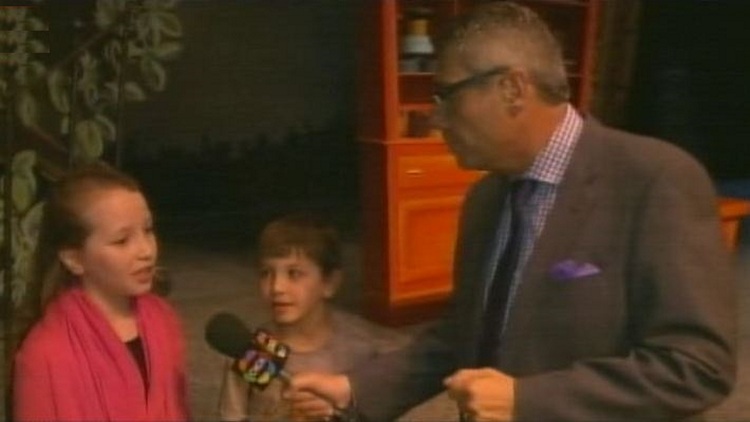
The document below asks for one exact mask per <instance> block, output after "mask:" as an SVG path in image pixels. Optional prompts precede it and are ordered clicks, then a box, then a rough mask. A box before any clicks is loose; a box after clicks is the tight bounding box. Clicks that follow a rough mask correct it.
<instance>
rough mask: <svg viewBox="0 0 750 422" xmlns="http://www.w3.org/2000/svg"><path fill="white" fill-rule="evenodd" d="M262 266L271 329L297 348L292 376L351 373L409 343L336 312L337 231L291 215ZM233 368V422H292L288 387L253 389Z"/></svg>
mask: <svg viewBox="0 0 750 422" xmlns="http://www.w3.org/2000/svg"><path fill="white" fill-rule="evenodd" d="M256 265H257V268H258V281H259V287H260V291H261V294H262V296H263V299H264V300H265V302H266V303H267V304H268V306H269V308H270V313H271V321H269V322H268V323H267V324H265V325H264V327H263V328H264V329H266V330H268V331H269V332H271V333H273V335H275V336H276V338H277V339H279V340H280V341H282V342H284V343H286V344H287V345H288V346H289V347H290V348H291V354H290V356H289V358H288V360H287V362H286V368H285V369H286V370H287V371H288V372H291V373H294V372H296V371H300V370H304V371H310V370H315V371H325V372H330V373H340V372H345V371H347V370H349V369H351V368H353V367H354V366H357V365H359V364H362V363H365V362H367V361H368V360H370V359H372V358H373V357H375V356H377V355H379V354H382V353H384V352H387V351H390V350H393V349H395V348H397V347H400V346H402V345H403V344H404V343H405V341H406V337H405V336H402V335H399V334H397V333H395V332H392V331H390V330H386V329H385V328H382V327H378V326H376V325H374V324H371V323H369V322H367V321H365V320H364V319H362V318H360V317H357V316H355V315H352V314H349V313H347V312H344V311H342V310H338V309H335V308H334V307H333V306H332V305H331V304H330V303H329V301H330V299H332V298H333V297H334V295H335V294H336V291H337V289H338V287H339V285H340V284H341V281H342V276H343V274H342V253H341V242H340V240H339V237H338V234H337V233H336V230H335V229H333V228H332V227H331V226H329V225H327V224H325V223H323V222H322V221H320V220H318V219H316V218H314V217H312V216H309V215H290V216H285V217H282V218H279V219H277V220H275V221H273V222H271V223H270V224H268V225H267V226H266V227H265V228H264V229H263V231H262V232H261V234H260V239H259V243H258V251H257V261H256ZM231 364H232V362H227V365H226V368H225V373H224V380H223V383H222V390H221V396H220V401H219V414H220V417H221V419H222V420H225V421H242V420H249V421H275V420H279V421H280V420H288V419H289V414H288V409H287V406H286V404H285V403H284V402H283V400H282V399H281V390H282V388H283V385H282V383H281V382H272V383H271V384H270V385H269V386H268V387H267V388H265V389H264V390H262V391H259V390H257V389H252V388H250V387H249V385H248V384H247V383H246V382H245V381H243V379H242V378H241V377H240V376H238V375H237V374H236V373H235V372H234V371H233V369H232V367H231Z"/></svg>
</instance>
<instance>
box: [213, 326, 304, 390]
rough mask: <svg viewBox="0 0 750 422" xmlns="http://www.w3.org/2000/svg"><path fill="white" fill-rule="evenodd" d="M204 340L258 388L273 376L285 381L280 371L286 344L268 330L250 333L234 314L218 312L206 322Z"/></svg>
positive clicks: (286, 351)
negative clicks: (226, 357) (227, 358)
mask: <svg viewBox="0 0 750 422" xmlns="http://www.w3.org/2000/svg"><path fill="white" fill-rule="evenodd" d="M205 338H206V342H207V343H208V344H209V345H210V346H211V348H213V349H214V350H216V351H217V352H219V353H221V354H223V355H225V356H228V357H230V358H232V359H234V363H233V364H232V369H234V371H236V372H237V373H238V374H239V375H240V376H241V377H242V378H243V379H244V380H245V381H247V382H248V383H250V384H251V385H253V386H255V387H256V388H259V389H261V390H263V389H265V388H266V387H267V386H268V384H269V383H270V382H271V381H272V380H274V379H275V378H279V379H281V380H282V381H284V382H288V381H289V379H290V378H291V376H290V375H289V373H288V372H286V371H285V370H284V365H285V364H286V360H287V358H288V357H289V352H290V349H289V346H287V345H286V344H284V343H282V342H280V341H279V340H277V339H276V338H275V337H273V336H272V335H270V334H269V333H268V332H266V331H264V330H262V329H257V330H255V331H253V332H251V331H250V329H249V328H248V327H247V326H246V325H245V324H244V323H243V322H242V321H241V320H240V319H239V318H237V317H236V316H234V315H232V314H229V313H226V312H220V313H218V314H216V315H214V316H213V317H211V319H210V320H209V321H208V323H207V324H206V331H205Z"/></svg>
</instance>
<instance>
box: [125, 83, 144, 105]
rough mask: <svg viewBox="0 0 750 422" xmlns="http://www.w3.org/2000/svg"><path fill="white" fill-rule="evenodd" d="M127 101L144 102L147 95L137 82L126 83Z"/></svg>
mask: <svg viewBox="0 0 750 422" xmlns="http://www.w3.org/2000/svg"><path fill="white" fill-rule="evenodd" d="M124 88H125V101H144V100H145V99H146V93H145V92H144V91H143V88H141V86H140V85H138V84H137V83H135V82H132V81H129V82H125V87H124Z"/></svg>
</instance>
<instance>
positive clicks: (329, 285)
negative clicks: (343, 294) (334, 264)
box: [323, 270, 344, 299]
mask: <svg viewBox="0 0 750 422" xmlns="http://www.w3.org/2000/svg"><path fill="white" fill-rule="evenodd" d="M343 277H344V275H343V273H342V272H341V270H333V271H331V272H330V274H328V275H327V276H326V279H325V283H326V286H325V290H324V291H323V296H324V297H325V298H326V299H330V298H332V297H333V296H335V295H336V292H337V291H338V290H339V286H341V281H342V279H343Z"/></svg>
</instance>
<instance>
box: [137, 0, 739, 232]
mask: <svg viewBox="0 0 750 422" xmlns="http://www.w3.org/2000/svg"><path fill="white" fill-rule="evenodd" d="M358 4H361V3H359V1H353V0H314V1H313V0H299V1H294V0H288V1H283V2H281V1H273V2H271V1H249V0H244V1H241V0H222V1H217V2H213V1H199V0H187V1H183V2H182V3H180V6H179V9H178V10H179V12H178V13H179V14H180V17H181V19H182V20H183V25H184V28H185V38H184V45H185V50H184V51H183V54H182V56H181V57H180V58H179V59H178V60H177V61H175V62H174V63H172V64H170V65H169V68H168V69H169V80H168V86H167V89H166V91H165V92H163V93H160V94H157V95H155V96H153V97H151V98H150V99H149V101H148V102H146V103H141V104H137V105H134V106H131V107H130V108H129V110H128V112H127V114H126V119H125V120H126V132H125V138H126V141H127V144H126V147H127V148H126V153H127V156H126V160H125V163H124V167H125V169H126V170H128V171H130V172H132V173H134V174H135V175H136V176H137V177H139V178H140V179H141V180H142V181H143V183H144V185H145V186H146V189H147V191H148V193H149V195H150V197H151V198H152V202H153V205H154V207H155V209H156V212H157V215H158V217H159V219H160V226H161V227H162V229H163V230H162V231H163V232H164V235H165V236H167V237H172V238H180V239H187V240H195V241H196V242H197V243H200V244H211V243H215V244H217V245H227V244H229V245H237V244H247V243H249V242H251V241H252V240H253V238H254V236H255V234H256V233H257V230H258V229H259V228H260V227H261V226H262V225H263V224H264V223H265V222H266V221H268V220H269V219H270V218H273V217H274V216H276V215H279V214H281V213H285V212H288V211H293V210H298V209H314V210H318V211H321V212H323V213H326V214H327V215H328V216H329V217H330V218H331V219H332V220H333V221H334V222H335V223H337V224H339V225H340V226H341V227H342V228H343V229H344V230H343V231H344V232H346V233H350V234H354V235H356V231H357V228H358V226H359V220H358V216H359V215H360V209H359V207H360V200H359V188H358V183H359V171H360V169H359V164H358V151H357V145H356V140H355V138H356V134H355V129H356V126H355V122H354V109H355V105H356V101H357V99H356V94H355V91H356V86H355V80H356V70H357V69H356V65H355V63H356V58H357V43H356V36H355V34H356V30H357V22H358V21H359V20H360V19H366V17H362V16H360V15H359V14H358V12H359V10H358V9H359V8H358ZM748 12H750V2H745V1H739V0H721V1H719V0H714V1H711V0H658V1H657V0H646V1H643V2H642V16H641V21H640V25H639V33H638V38H639V41H638V50H637V54H636V61H635V64H634V77H633V82H632V89H631V92H630V93H629V94H630V95H629V100H628V106H627V107H626V110H627V111H626V113H627V116H623V118H620V119H616V120H617V121H621V122H625V123H622V124H620V126H621V127H622V128H624V129H627V130H631V131H634V132H637V133H642V134H648V135H653V136H657V137H660V138H663V139H666V140H668V141H670V142H673V143H675V144H677V145H679V146H681V147H683V148H685V149H687V150H688V151H689V152H691V153H693V154H694V155H695V156H696V157H697V158H698V159H699V160H700V161H701V162H703V163H704V164H705V165H706V167H707V169H708V170H709V172H710V173H711V175H712V176H713V177H714V179H715V180H716V181H717V183H723V182H726V181H735V180H738V179H745V178H750V165H748V159H747V158H746V157H747V153H746V152H745V151H746V150H747V149H748V148H746V144H747V143H748V142H750V136H749V135H750V106H749V104H750V100H749V98H750V65H749V63H750V59H749V58H748V56H750V54H749V53H750V47H748V41H750V37H749V36H748V32H750V31H748V28H747V24H746V23H745V21H746V18H747V16H750V13H748ZM604 100H605V101H606V99H604Z"/></svg>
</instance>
